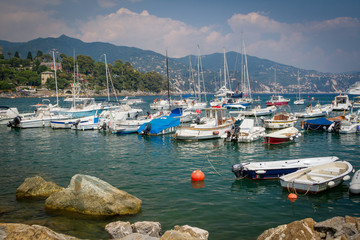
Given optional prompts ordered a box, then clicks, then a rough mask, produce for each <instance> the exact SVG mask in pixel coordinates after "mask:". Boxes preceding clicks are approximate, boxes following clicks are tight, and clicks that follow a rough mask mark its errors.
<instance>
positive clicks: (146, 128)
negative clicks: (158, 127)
mask: <svg viewBox="0 0 360 240" xmlns="http://www.w3.org/2000/svg"><path fill="white" fill-rule="evenodd" d="M150 130H151V123H147V124H145V127H144V130H143V133H144V134H145V135H148V134H149V133H150Z"/></svg>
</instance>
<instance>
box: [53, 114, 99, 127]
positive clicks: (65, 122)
mask: <svg viewBox="0 0 360 240" xmlns="http://www.w3.org/2000/svg"><path fill="white" fill-rule="evenodd" d="M93 118H94V117H93V116H90V117H82V118H70V119H58V120H55V119H53V120H51V121H50V127H51V128H52V129H70V128H71V127H72V126H73V125H74V123H77V122H78V121H79V120H80V123H86V122H89V121H92V119H93Z"/></svg>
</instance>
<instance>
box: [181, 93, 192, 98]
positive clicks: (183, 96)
mask: <svg viewBox="0 0 360 240" xmlns="http://www.w3.org/2000/svg"><path fill="white" fill-rule="evenodd" d="M181 97H182V98H189V97H191V94H190V93H189V94H187V95H181Z"/></svg>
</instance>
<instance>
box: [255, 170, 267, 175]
mask: <svg viewBox="0 0 360 240" xmlns="http://www.w3.org/2000/svg"><path fill="white" fill-rule="evenodd" d="M255 173H256V174H265V173H266V171H265V170H257V171H255Z"/></svg>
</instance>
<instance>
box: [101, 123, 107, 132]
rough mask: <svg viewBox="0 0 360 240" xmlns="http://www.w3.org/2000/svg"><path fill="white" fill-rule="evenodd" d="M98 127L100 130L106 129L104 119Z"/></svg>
mask: <svg viewBox="0 0 360 240" xmlns="http://www.w3.org/2000/svg"><path fill="white" fill-rule="evenodd" d="M100 129H102V130H106V129H107V124H106V122H105V121H104V122H103V123H102V124H101V126H100Z"/></svg>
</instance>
